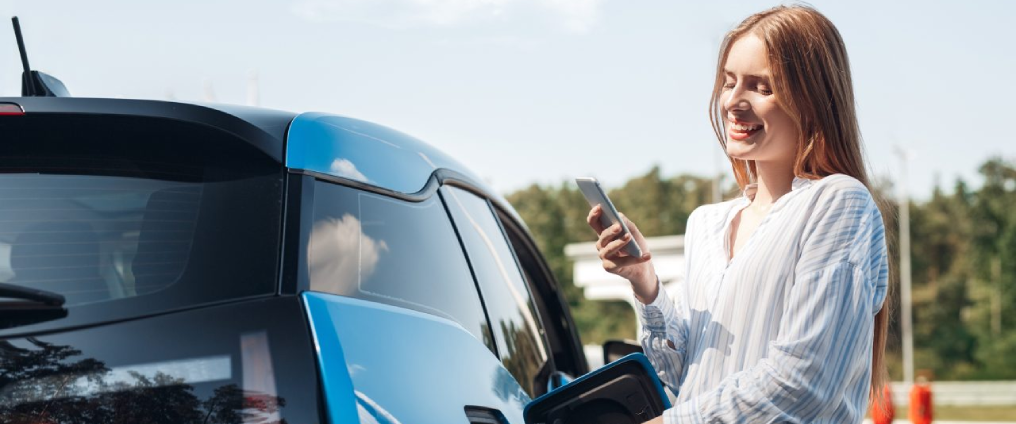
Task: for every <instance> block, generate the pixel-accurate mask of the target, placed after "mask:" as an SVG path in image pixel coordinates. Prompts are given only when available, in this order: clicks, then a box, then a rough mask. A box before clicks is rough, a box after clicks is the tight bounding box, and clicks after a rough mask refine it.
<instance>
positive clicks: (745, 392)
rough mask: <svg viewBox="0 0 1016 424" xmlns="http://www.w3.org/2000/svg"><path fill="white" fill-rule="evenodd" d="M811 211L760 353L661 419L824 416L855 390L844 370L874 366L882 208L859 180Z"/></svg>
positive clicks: (884, 275)
mask: <svg viewBox="0 0 1016 424" xmlns="http://www.w3.org/2000/svg"><path fill="white" fill-rule="evenodd" d="M812 207H813V209H812V211H811V214H812V216H811V218H810V219H809V222H808V223H807V224H806V226H805V229H804V230H805V232H804V235H803V236H802V240H801V243H802V244H801V247H802V250H801V252H802V253H801V256H800V258H799V260H798V262H797V264H796V267H795V275H794V280H793V285H792V287H791V289H790V294H789V299H788V302H787V306H786V308H785V310H784V312H783V315H782V317H781V319H780V326H779V334H778V336H777V338H776V339H775V340H774V341H772V342H771V343H770V345H769V348H768V353H767V355H766V358H765V359H763V360H761V361H759V362H758V363H757V364H756V365H755V366H753V367H751V368H748V369H745V370H743V371H741V372H738V373H735V374H732V375H730V376H729V377H727V378H726V379H724V380H723V381H722V382H720V384H719V385H718V386H717V387H715V388H714V389H712V390H710V391H708V392H705V393H703V394H701V395H699V396H696V397H694V398H692V399H689V400H688V401H686V402H683V403H680V404H677V405H675V406H674V407H673V408H671V409H668V410H667V411H665V412H664V422H665V423H666V424H676V423H728V422H790V423H807V422H814V421H816V420H818V419H820V418H826V419H828V418H830V417H829V415H828V414H829V412H830V411H833V410H835V408H836V407H837V406H839V403H840V402H842V399H843V398H844V397H845V395H846V393H845V391H846V390H847V389H848V388H852V389H853V390H858V389H857V387H858V385H857V384H856V382H852V381H848V379H849V378H850V375H851V373H850V371H852V370H854V369H856V367H867V368H870V367H871V346H872V336H873V324H874V316H875V313H876V312H877V311H878V310H879V309H880V308H881V304H882V302H883V300H884V297H885V286H886V283H887V279H888V268H887V266H886V264H887V256H886V248H885V235H884V228H883V225H882V219H881V214H880V213H879V212H878V208H877V207H876V206H875V203H874V201H873V200H872V199H871V195H870V194H869V193H868V191H867V189H865V188H864V187H863V186H860V184H859V183H858V184H857V186H854V187H847V188H844V189H841V190H835V191H833V192H832V193H822V194H821V195H819V196H818V200H817V201H816V202H815V204H814V205H812ZM868 375H870V374H868ZM864 390H865V393H867V384H865V385H864ZM851 396H853V394H851ZM859 408H860V411H859V413H858V414H859V415H858V416H857V417H850V418H857V419H860V417H861V416H860V414H863V413H864V409H865V405H859ZM833 418H836V417H833ZM838 418H839V419H842V420H844V421H845V420H846V419H847V417H838Z"/></svg>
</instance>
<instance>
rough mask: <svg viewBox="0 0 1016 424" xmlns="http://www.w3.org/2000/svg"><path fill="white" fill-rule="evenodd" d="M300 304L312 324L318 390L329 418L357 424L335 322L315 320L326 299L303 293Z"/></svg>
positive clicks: (349, 381)
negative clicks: (305, 310)
mask: <svg viewBox="0 0 1016 424" xmlns="http://www.w3.org/2000/svg"><path fill="white" fill-rule="evenodd" d="M303 302H304V305H306V308H307V320H308V321H309V322H310V323H311V333H312V335H313V337H314V340H313V341H314V348H315V349H314V350H315V351H316V352H317V355H318V358H317V359H318V369H319V370H320V371H321V387H322V389H323V391H324V399H325V404H326V405H327V410H328V411H327V415H328V419H329V421H330V422H332V423H355V422H359V418H358V417H357V412H356V397H355V396H354V394H353V381H352V380H351V379H350V378H349V373H348V372H346V359H345V355H343V352H342V343H340V342H339V338H338V337H337V334H338V332H337V331H336V330H335V323H334V322H332V321H331V320H329V319H327V318H322V317H318V315H319V314H322V315H323V314H324V311H323V310H324V309H326V308H327V306H325V300H323V299H321V298H319V297H318V296H314V295H310V294H308V293H304V295H303Z"/></svg>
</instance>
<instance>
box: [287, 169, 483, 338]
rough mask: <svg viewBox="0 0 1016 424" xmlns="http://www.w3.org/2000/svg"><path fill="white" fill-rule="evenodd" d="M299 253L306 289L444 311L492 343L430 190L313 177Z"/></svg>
mask: <svg viewBox="0 0 1016 424" xmlns="http://www.w3.org/2000/svg"><path fill="white" fill-rule="evenodd" d="M307 261H308V264H307V266H308V269H309V271H310V287H311V290H317V291H322V292H327V293H333V294H338V295H342V296H349V297H355V298H360V299H366V300H371V301H375V302H381V303H386V304H390V305H394V306H399V307H403V308H409V309H413V310H417V311H420V312H425V313H429V314H433V315H437V316H441V317H445V318H448V319H451V320H453V321H456V322H458V323H459V324H461V325H462V326H463V327H465V328H466V330H469V332H471V333H473V335H474V336H476V338H477V339H479V340H482V341H483V342H484V343H486V344H487V346H493V342H492V341H491V340H492V339H491V336H490V327H489V326H488V325H487V320H486V317H485V316H484V313H483V306H482V304H481V303H480V297H479V294H478V293H477V291H476V285H475V283H474V282H473V279H472V276H471V275H470V272H469V265H468V263H467V262H466V260H465V257H464V256H463V254H462V246H461V245H460V244H459V241H458V239H457V238H456V237H455V229H454V228H453V227H452V225H451V222H450V221H449V220H448V213H447V212H446V211H445V209H444V207H443V206H442V205H441V202H440V200H439V199H438V197H437V196H434V197H432V198H430V199H427V200H426V201H423V202H420V203H412V202H405V201H400V200H395V199H390V198H387V197H383V196H379V195H376V194H372V193H366V192H362V191H358V190H354V189H351V188H348V187H343V186H339V185H335V184H331V183H326V182H317V183H315V188H314V224H313V227H312V229H311V235H310V242H309V245H308V246H307Z"/></svg>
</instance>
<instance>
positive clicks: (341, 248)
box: [307, 214, 388, 295]
mask: <svg viewBox="0 0 1016 424" xmlns="http://www.w3.org/2000/svg"><path fill="white" fill-rule="evenodd" d="M387 251H388V244H387V243H385V241H384V240H375V239H373V238H371V237H370V236H368V235H366V234H363V229H362V227H361V226H360V220H359V219H356V217H354V216H352V215H350V214H345V215H343V216H342V219H325V220H321V221H319V222H317V223H315V224H314V228H313V229H311V232H310V242H309V243H308V245H307V256H308V258H307V262H308V266H309V268H310V279H311V285H313V286H314V288H315V289H316V290H321V291H325V292H329V293H336V294H342V295H351V294H354V293H355V290H357V288H358V287H359V283H360V281H361V280H367V279H368V278H370V275H371V274H373V273H374V269H375V267H377V263H378V262H379V261H380V260H381V252H387Z"/></svg>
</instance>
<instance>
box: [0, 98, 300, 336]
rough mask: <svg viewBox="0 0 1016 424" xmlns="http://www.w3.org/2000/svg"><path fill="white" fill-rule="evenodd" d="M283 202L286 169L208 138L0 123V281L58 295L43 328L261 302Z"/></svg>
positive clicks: (95, 125) (143, 129) (145, 126)
mask: <svg viewBox="0 0 1016 424" xmlns="http://www.w3.org/2000/svg"><path fill="white" fill-rule="evenodd" d="M281 198H282V194H281V165H279V164H278V163H277V162H274V161H272V160H271V159H269V158H267V157H266V156H265V155H264V154H263V153H261V152H260V151H257V150H256V149H254V148H253V147H251V146H249V145H247V144H246V143H244V142H243V141H241V140H237V139H235V138H232V137H229V136H226V135H224V134H221V133H218V132H217V131H215V130H211V129H207V128H204V127H198V126H195V125H189V124H183V123H178V122H164V121H160V120H156V119H139V118H124V117H118V118H111V117H83V116H52V117H47V116H37V117H29V116H21V117H10V118H5V119H2V120H0V282H3V283H7V284H16V285H19V286H23V287H29V288H33V289H40V290H46V291H51V292H55V293H59V294H61V295H63V296H65V297H66V300H67V301H66V303H65V304H64V306H65V307H67V308H68V310H69V314H68V316H67V317H66V318H63V319H61V320H59V321H61V322H57V323H48V324H40V325H49V326H53V325H56V326H59V325H70V324H82V323H84V322H92V321H96V320H104V319H121V318H125V317H129V316H136V315H143V314H151V313H157V312H159V311H160V310H166V309H175V308H181V307H187V306H193V305H197V304H201V303H207V302H211V301H216V300H223V299H228V298H235V297H245V296H251V295H256V294H269V293H272V292H274V287H275V281H276V280H277V272H276V267H277V263H278V261H277V259H276V257H277V252H278V239H279V231H280V225H281V218H280V217H281ZM3 302H4V299H0V308H3ZM14 325H22V324H20V323H16V322H14V321H3V322H0V328H4V327H11V326H14Z"/></svg>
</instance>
